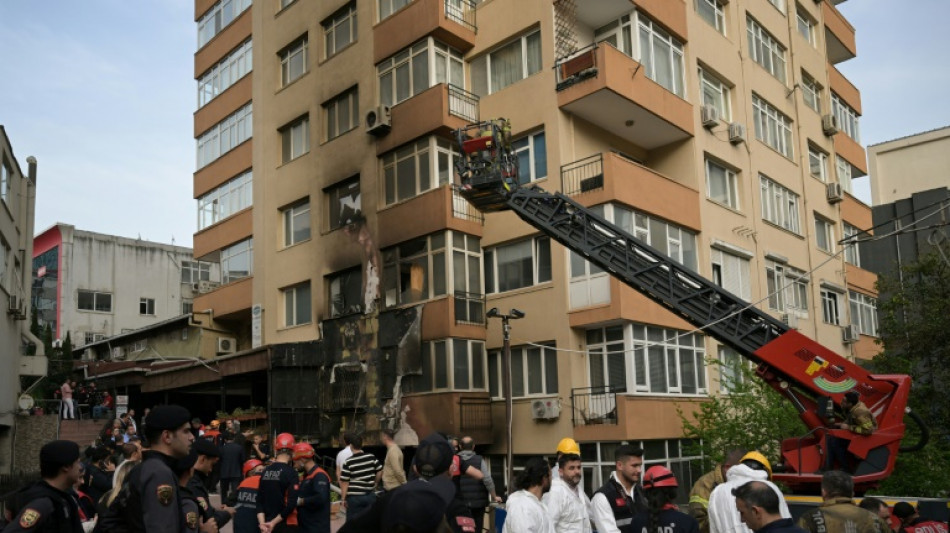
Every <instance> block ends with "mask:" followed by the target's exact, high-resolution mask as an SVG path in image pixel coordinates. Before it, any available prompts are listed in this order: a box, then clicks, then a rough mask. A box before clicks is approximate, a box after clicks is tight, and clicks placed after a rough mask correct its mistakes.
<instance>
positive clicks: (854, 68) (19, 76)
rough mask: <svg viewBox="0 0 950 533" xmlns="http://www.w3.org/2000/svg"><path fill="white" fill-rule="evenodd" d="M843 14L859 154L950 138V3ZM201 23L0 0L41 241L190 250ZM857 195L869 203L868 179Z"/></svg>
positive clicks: (151, 9) (100, 6)
mask: <svg viewBox="0 0 950 533" xmlns="http://www.w3.org/2000/svg"><path fill="white" fill-rule="evenodd" d="M587 1H596V0H587ZM687 1H689V0H687ZM802 1H804V0H802ZM838 9H839V10H840V11H841V12H842V13H843V14H844V16H845V17H846V18H847V19H848V20H849V21H850V22H851V24H852V25H853V26H854V27H855V28H856V29H857V33H856V36H857V37H856V38H857V48H858V56H857V57H856V58H854V59H851V60H849V61H846V62H844V63H840V64H838V65H837V67H838V69H839V70H840V71H841V73H842V74H844V75H845V77H847V78H848V79H849V80H851V82H852V83H853V84H854V85H856V86H857V87H858V89H859V90H860V91H861V96H862V105H863V112H864V116H862V117H861V142H862V144H864V145H865V146H869V145H871V144H876V143H880V142H884V141H887V140H891V139H895V138H898V137H903V136H906V135H911V134H914V133H919V132H922V131H927V130H931V129H935V128H940V127H944V126H950V99H948V97H947V95H948V93H950V68H948V67H950V31H947V21H948V20H950V0H904V1H902V2H893V1H890V0H848V1H846V2H844V3H842V4H839V5H838ZM193 11H194V0H147V1H131V2H130V1H128V0H82V1H78V0H0V69H2V72H3V75H2V77H0V80H2V81H0V124H2V125H3V126H4V128H5V129H6V132H7V135H8V136H9V137H10V142H11V144H12V146H13V150H14V154H15V156H16V158H17V160H18V161H19V163H20V167H21V168H22V169H23V171H24V172H25V171H26V158H27V156H30V155H32V156H35V157H36V158H37V160H38V170H37V182H38V185H37V202H36V204H37V205H36V225H35V227H36V232H37V233H40V232H42V231H43V230H45V229H46V228H48V227H50V226H52V225H53V224H55V223H57V222H64V223H68V224H73V225H74V226H76V227H77V228H79V229H83V230H87V231H95V232H100V233H107V234H113V235H121V236H124V237H133V238H137V237H140V238H142V239H145V240H150V241H156V242H163V243H171V242H174V243H175V244H178V245H180V246H188V247H190V246H191V242H192V234H193V233H194V232H195V230H196V225H197V212H196V204H195V200H194V199H193V198H192V174H193V173H194V171H195V141H194V135H193V131H192V127H193V122H192V115H193V113H194V111H195V108H196V100H197V97H196V91H197V84H196V82H195V80H194V73H193V72H192V70H193V65H194V63H193V56H194V53H195V49H196V45H197V43H196V41H197V27H196V24H195V23H194V13H193ZM482 23H483V24H484V23H485V22H482ZM854 187H855V193H856V195H857V196H858V197H859V198H861V199H862V200H864V201H865V202H867V203H870V201H871V196H870V187H869V178H867V177H865V178H860V179H858V180H856V181H855V184H854Z"/></svg>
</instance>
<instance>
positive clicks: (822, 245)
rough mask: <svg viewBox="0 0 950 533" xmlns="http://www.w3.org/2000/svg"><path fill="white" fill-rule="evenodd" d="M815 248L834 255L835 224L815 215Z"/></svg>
mask: <svg viewBox="0 0 950 533" xmlns="http://www.w3.org/2000/svg"><path fill="white" fill-rule="evenodd" d="M815 246H816V247H817V248H818V249H819V250H821V251H823V252H828V253H829V254H833V253H835V223H834V222H832V221H830V220H828V219H826V218H824V217H822V216H819V215H817V214H816V215H815Z"/></svg>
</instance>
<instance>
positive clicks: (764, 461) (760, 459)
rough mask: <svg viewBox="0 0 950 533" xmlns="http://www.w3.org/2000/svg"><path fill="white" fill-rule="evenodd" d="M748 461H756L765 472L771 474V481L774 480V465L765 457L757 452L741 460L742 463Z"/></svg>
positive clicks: (748, 454)
mask: <svg viewBox="0 0 950 533" xmlns="http://www.w3.org/2000/svg"><path fill="white" fill-rule="evenodd" d="M746 461H755V462H757V463H759V464H760V465H762V466H763V467H765V471H766V472H768V473H769V479H772V463H769V460H768V459H766V458H765V456H764V455H762V454H761V453H759V452H756V451H751V452H749V453H747V454H745V455H743V456H742V459H740V460H739V462H740V463H744V462H746Z"/></svg>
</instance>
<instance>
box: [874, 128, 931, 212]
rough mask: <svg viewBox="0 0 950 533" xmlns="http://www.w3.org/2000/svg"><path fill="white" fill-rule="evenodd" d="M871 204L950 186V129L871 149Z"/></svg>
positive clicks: (917, 135) (903, 139)
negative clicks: (949, 174)
mask: <svg viewBox="0 0 950 533" xmlns="http://www.w3.org/2000/svg"><path fill="white" fill-rule="evenodd" d="M868 162H869V166H870V173H871V201H872V203H873V204H874V205H884V204H889V203H891V202H896V201H897V200H902V199H904V198H909V197H910V195H912V194H913V193H915V192H921V191H926V190H928V189H933V188H937V187H946V186H947V184H948V183H950V179H948V177H947V169H950V127H948V128H941V129H938V130H933V131H928V132H924V133H918V134H916V135H911V136H909V137H903V138H901V139H896V140H893V141H888V142H885V143H881V144H875V145H873V146H870V147H869V148H868Z"/></svg>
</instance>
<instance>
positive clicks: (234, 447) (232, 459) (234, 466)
mask: <svg viewBox="0 0 950 533" xmlns="http://www.w3.org/2000/svg"><path fill="white" fill-rule="evenodd" d="M218 464H220V465H221V479H241V478H242V477H243V476H242V475H241V466H242V465H244V448H243V447H242V446H241V445H240V444H238V443H236V442H234V441H231V442H226V443H224V445H223V446H221V460H220V461H218Z"/></svg>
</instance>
